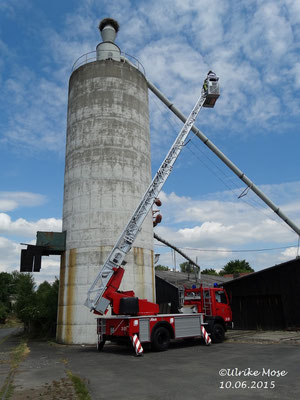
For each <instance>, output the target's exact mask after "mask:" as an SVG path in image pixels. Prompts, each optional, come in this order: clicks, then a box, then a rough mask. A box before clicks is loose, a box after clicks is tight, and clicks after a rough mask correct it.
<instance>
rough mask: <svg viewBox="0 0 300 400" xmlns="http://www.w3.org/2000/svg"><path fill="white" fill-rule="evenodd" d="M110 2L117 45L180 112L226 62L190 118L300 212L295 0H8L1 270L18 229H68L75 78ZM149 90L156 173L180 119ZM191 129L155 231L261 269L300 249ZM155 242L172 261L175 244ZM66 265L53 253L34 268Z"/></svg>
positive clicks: (22, 236) (215, 259)
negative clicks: (211, 97) (210, 103)
mask: <svg viewBox="0 0 300 400" xmlns="http://www.w3.org/2000/svg"><path fill="white" fill-rule="evenodd" d="M108 16H109V17H113V18H115V19H117V20H118V21H119V23H120V31H119V34H118V37H117V40H116V42H117V44H118V45H119V47H120V48H121V50H122V51H124V52H126V53H129V54H131V55H133V56H135V57H136V58H138V60H139V61H140V62H141V63H142V64H143V66H144V68H145V71H146V76H147V78H148V79H149V80H151V81H152V82H153V83H154V84H155V85H156V86H157V87H158V88H159V89H160V90H161V91H162V92H163V93H164V94H165V95H166V96H167V97H168V98H169V99H170V100H172V102H173V103H174V104H175V105H176V106H177V107H178V108H179V109H181V110H182V111H183V112H184V113H186V114H188V113H189V112H190V110H191V109H192V107H193V105H194V103H195V102H196V100H197V98H198V96H199V93H200V90H201V84H202V82H203V79H204V77H205V75H206V73H207V71H208V70H209V69H213V70H214V71H215V72H216V73H217V74H218V75H219V76H220V83H221V97H220V99H219V100H218V102H217V104H216V107H215V108H214V109H212V110H211V109H204V110H202V111H201V113H200V114H199V116H198V119H197V121H196V125H197V126H198V127H199V128H200V129H201V130H202V131H203V132H204V133H205V134H206V136H208V137H209V138H210V139H211V140H212V141H213V142H214V143H215V144H216V145H217V146H218V147H219V148H220V149H221V150H222V151H223V152H224V153H225V154H226V155H227V156H228V157H229V158H230V159H231V160H232V161H233V162H234V163H236V165H237V166H238V167H239V168H240V169H241V170H242V171H244V172H245V173H246V175H247V176H249V178H250V179H251V180H253V181H254V182H255V183H256V184H257V185H258V186H259V187H260V188H261V189H262V190H264V191H265V193H266V194H267V195H268V196H270V197H271V199H272V200H273V201H274V202H275V203H276V204H278V205H279V206H280V207H281V208H282V210H283V211H284V212H286V214H287V215H288V216H289V217H290V218H291V219H292V220H293V221H294V222H295V223H296V224H298V226H300V168H299V147H300V137H299V122H300V117H299V108H300V102H299V89H300V57H299V53H300V49H299V43H300V3H299V2H298V1H296V0H282V1H280V0H276V1H275V0H274V1H273V0H266V1H264V2H261V1H254V0H245V1H243V0H241V1H239V2H236V1H233V0H231V1H230V0H219V1H218V0H198V1H191V0H180V1H179V0H172V1H170V0H163V1H161V0H160V1H158V0H152V1H151V2H149V1H129V0H119V1H114V0H110V1H106V0H102V1H100V2H99V1H94V0H81V1H57V0H53V1H52V2H48V1H45V0H41V1H34V0H26V1H25V0H1V1H0V87H1V98H0V132H1V136H0V152H1V156H0V160H1V161H0V162H1V169H0V182H1V186H0V254H1V257H0V270H1V271H12V270H14V269H18V267H19V255H20V249H21V246H20V242H25V243H34V241H35V233H36V231H37V230H53V231H59V230H60V229H61V216H62V202H63V174H64V150H65V132H66V115H67V93H68V79H69V76H70V74H71V68H72V65H73V63H74V61H75V60H76V59H77V58H78V57H80V56H81V55H82V54H84V53H86V52H89V51H93V50H95V47H96V45H97V44H98V43H99V42H100V41H101V40H100V36H99V32H98V29H97V26H98V23H99V21H100V20H101V19H102V18H104V17H108ZM149 100H150V119H151V152H152V171H153V173H155V172H156V170H157V168H158V167H159V165H160V163H161V161H162V159H163V157H164V156H165V154H166V153H167V151H168V149H169V147H170V146H171V144H172V142H173V140H174V138H175V136H176V135H177V133H178V131H179V130H180V128H181V126H182V124H181V123H180V121H178V120H177V119H176V117H174V116H173V115H172V114H171V113H170V111H168V110H167V109H166V107H165V106H164V105H163V104H162V103H161V102H160V101H159V100H158V99H157V98H155V96H154V95H153V94H152V93H149ZM190 138H191V139H192V140H191V141H190V142H189V143H188V145H187V146H186V147H185V149H184V151H183V152H182V154H181V155H180V158H179V160H178V161H177V163H176V166H175V168H174V171H173V173H172V174H171V176H170V178H169V180H168V182H167V183H166V185H165V186H164V192H163V193H162V195H161V198H162V200H163V206H162V208H161V209H162V215H163V222H162V224H160V226H159V227H158V228H157V229H156V231H157V233H158V234H159V235H161V236H162V237H164V238H165V239H167V240H169V241H171V242H173V243H174V244H176V245H177V246H179V247H181V248H186V249H188V250H186V252H187V253H188V254H189V255H190V256H191V257H193V258H195V257H196V256H198V262H199V264H200V265H201V266H202V267H203V268H206V267H213V268H216V269H220V268H221V267H222V266H223V265H224V264H225V263H226V262H228V261H229V260H231V259H236V258H240V259H246V260H248V261H249V262H250V264H251V266H252V267H253V268H254V269H255V270H260V269H261V268H264V267H268V266H271V265H273V264H275V263H276V264H278V263H281V262H283V261H286V260H289V259H292V258H294V257H295V256H296V254H297V248H295V247H294V248H290V247H289V246H295V245H297V241H298V237H297V235H296V234H295V233H293V232H292V231H291V229H289V228H288V227H287V226H286V225H285V224H284V223H283V222H281V221H280V220H279V219H278V217H277V216H276V215H275V214H274V213H273V212H271V211H270V210H269V209H268V208H267V207H266V206H264V205H263V203H262V202H261V201H260V200H259V199H257V198H256V197H255V195H252V194H251V193H248V195H247V196H245V197H243V198H242V199H238V195H239V194H240V193H241V192H242V191H243V190H244V188H245V185H244V184H243V183H242V182H241V181H240V180H239V179H238V178H237V177H235V175H234V174H233V173H232V172H231V171H229V170H228V168H227V167H226V166H224V165H223V164H222V163H221V162H220V161H219V160H218V159H217V158H216V157H215V156H214V155H213V154H212V153H211V152H210V150H208V149H207V148H206V147H205V146H204V145H203V143H202V142H201V141H200V140H199V139H198V138H196V137H193V136H191V137H190ZM277 247H283V248H282V249H279V250H272V251H260V252H256V251H255V252H254V251H251V252H240V253H238V252H232V251H231V250H257V249H264V248H277ZM193 249H194V250H193ZM195 249H198V250H195ZM200 250H209V251H200ZM216 250H217V251H216ZM220 250H223V252H221V251H220ZM224 251H226V252H224ZM156 252H159V253H161V258H160V262H161V263H163V264H167V265H170V266H172V255H171V252H170V251H169V250H166V249H164V248H162V247H156ZM180 262H182V259H181V258H179V257H177V265H178V264H179V263H180ZM58 268H59V261H58V258H50V259H46V260H45V261H44V268H43V269H42V272H41V274H40V275H39V277H37V279H38V280H39V281H40V280H43V279H49V280H52V279H53V277H54V276H55V275H57V274H58Z"/></svg>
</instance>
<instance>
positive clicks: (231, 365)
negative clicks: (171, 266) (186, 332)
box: [13, 342, 300, 400]
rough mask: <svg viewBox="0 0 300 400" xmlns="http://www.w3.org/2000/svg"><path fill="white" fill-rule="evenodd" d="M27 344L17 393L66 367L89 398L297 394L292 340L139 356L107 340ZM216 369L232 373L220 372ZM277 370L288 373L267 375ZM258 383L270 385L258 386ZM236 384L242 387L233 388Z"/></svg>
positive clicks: (181, 347)
mask: <svg viewBox="0 0 300 400" xmlns="http://www.w3.org/2000/svg"><path fill="white" fill-rule="evenodd" d="M29 346H30V350H31V351H30V354H29V356H28V357H27V359H26V360H25V361H24V362H23V363H22V365H21V366H20V368H19V371H18V373H17V374H16V376H15V382H14V384H15V385H16V389H15V393H16V396H17V395H18V394H19V396H20V395H21V394H22V393H25V392H24V391H28V390H29V389H30V387H31V388H34V387H39V386H41V385H45V384H46V383H47V382H48V383H50V382H52V381H53V379H55V380H58V379H59V378H62V379H64V377H65V376H66V375H65V374H66V370H71V371H72V372H73V373H75V374H78V375H79V376H81V377H82V378H84V379H85V380H86V382H87V387H88V389H89V391H90V393H91V397H92V399H93V400H107V399H109V400H120V399H122V400H150V399H151V400H161V399H164V400H169V399H170V400H196V399H197V400H200V399H201V398H205V399H206V400H210V399H212V400H215V399H250V398H251V399H280V400H284V399H288V400H293V399H297V400H298V399H300V383H299V377H300V369H299V368H300V367H299V359H300V346H299V345H294V344H252V343H251V344H250V343H223V344H219V345H212V346H209V347H207V346H205V345H198V344H196V345H186V344H183V343H177V344H173V345H172V346H171V348H170V349H169V350H168V351H167V352H162V353H153V352H150V351H145V354H144V357H135V356H134V353H133V350H132V349H131V348H127V347H123V346H115V345H106V346H105V347H104V351H103V352H101V353H98V352H97V351H96V350H95V347H94V346H93V347H91V346H84V347H83V346H59V345H52V346H50V345H49V344H47V343H41V342H31V343H30V344H29ZM221 369H222V370H226V371H225V372H224V371H222V373H223V374H231V375H235V376H224V377H221V376H220V375H219V371H220V370H221ZM277 371H280V372H281V373H283V374H285V373H284V372H283V371H286V372H287V374H286V375H285V376H281V377H277V376H275V377H269V376H268V375H267V374H268V373H269V372H270V373H272V374H274V373H277ZM238 374H242V376H236V375H238ZM253 374H256V376H254V375H253ZM245 375H246V376H245ZM220 382H224V383H223V386H224V389H221V388H220V386H221V385H222V383H220ZM226 382H230V383H226ZM239 382H240V383H239ZM242 382H246V383H245V384H243V383H242ZM258 382H263V386H268V387H269V388H265V389H262V388H261V389H259V388H257V385H258V386H259V385H261V383H259V384H258ZM265 382H266V383H265ZM271 382H273V383H271ZM229 385H231V386H232V387H231V388H225V386H229ZM239 385H246V386H247V388H246V389H241V388H235V387H238V386H239ZM251 386H253V388H251ZM270 386H275V387H274V388H273V389H271V388H270ZM15 398H20V397H15ZM69 398H75V397H69ZM13 399H14V397H13Z"/></svg>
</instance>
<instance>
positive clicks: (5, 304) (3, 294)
mask: <svg viewBox="0 0 300 400" xmlns="http://www.w3.org/2000/svg"><path fill="white" fill-rule="evenodd" d="M13 286H14V285H13V277H12V275H11V274H9V273H7V272H1V273H0V324H4V323H5V320H6V318H7V317H8V315H9V313H10V312H11V296H12V294H13V291H14V288H13Z"/></svg>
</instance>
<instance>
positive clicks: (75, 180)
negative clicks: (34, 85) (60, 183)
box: [57, 18, 155, 343]
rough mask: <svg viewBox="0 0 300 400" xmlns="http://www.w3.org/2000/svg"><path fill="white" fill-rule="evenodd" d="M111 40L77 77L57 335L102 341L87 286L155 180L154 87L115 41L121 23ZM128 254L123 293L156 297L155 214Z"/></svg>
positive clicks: (104, 27) (72, 91) (105, 27)
mask: <svg viewBox="0 0 300 400" xmlns="http://www.w3.org/2000/svg"><path fill="white" fill-rule="evenodd" d="M99 29H100V31H101V35H102V39H103V42H102V43H100V44H99V45H98V46H97V51H96V57H95V60H92V61H91V60H90V59H89V57H88V56H86V58H84V59H83V60H84V62H83V63H82V65H80V66H79V67H78V68H75V70H74V71H73V73H72V75H71V77H70V82H69V100H68V122H67V141H66V166H65V186H64V206H63V230H64V231H66V252H65V254H64V256H63V257H62V263H61V274H60V293H59V309H58V327H57V339H58V340H59V341H60V342H63V343H96V320H95V315H94V314H92V313H90V312H89V310H88V309H87V308H86V307H85V306H84V305H83V303H84V301H85V298H86V294H87V291H88V289H89V287H90V285H91V283H92V282H93V281H94V278H95V277H96V275H97V273H98V272H99V267H100V265H102V264H103V262H104V261H105V259H106V257H107V255H108V254H109V252H110V250H111V249H112V247H113V245H114V244H115V242H116V240H117V239H118V237H119V235H120V233H121V232H122V230H123V228H124V227H125V225H126V223H127V221H128V219H129V218H130V216H131V214H132V212H133V211H134V209H135V208H136V206H137V204H138V202H139V201H140V199H141V197H142V195H143V194H144V192H145V190H146V188H147V186H148V184H149V183H150V181H151V163H150V135H149V112H148V88H147V82H146V79H145V77H144V75H143V74H142V73H141V72H140V71H139V70H138V69H137V68H134V67H133V66H132V65H129V64H128V63H127V62H126V61H125V59H124V58H123V57H121V53H120V49H119V48H118V46H116V45H115V44H114V40H115V37H116V34H117V32H118V29H119V25H118V23H117V22H116V21H114V20H112V19H109V18H107V19H105V20H103V21H102V22H101V23H100V25H99ZM134 246H135V247H133V248H132V250H131V252H130V253H129V255H128V256H127V258H126V261H127V264H126V266H125V275H124V279H123V283H122V287H121V290H130V289H133V290H134V291H135V292H136V295H137V296H138V297H140V298H146V299H148V300H150V301H155V281H154V268H153V227H152V217H151V216H148V218H147V219H146V221H145V222H144V225H143V229H142V231H141V232H140V234H139V236H138V238H137V240H136V242H135V243H134Z"/></svg>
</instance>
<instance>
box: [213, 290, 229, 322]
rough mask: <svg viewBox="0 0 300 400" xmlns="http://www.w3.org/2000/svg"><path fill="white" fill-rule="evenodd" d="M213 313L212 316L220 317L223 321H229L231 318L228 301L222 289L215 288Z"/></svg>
mask: <svg viewBox="0 0 300 400" xmlns="http://www.w3.org/2000/svg"><path fill="white" fill-rule="evenodd" d="M214 295H215V299H214V300H215V301H214V305H215V313H214V316H219V317H222V318H223V320H224V321H225V322H229V321H231V319H232V315H231V308H230V305H229V301H228V298H227V295H226V292H225V291H224V290H221V289H219V290H215V291H214Z"/></svg>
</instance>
